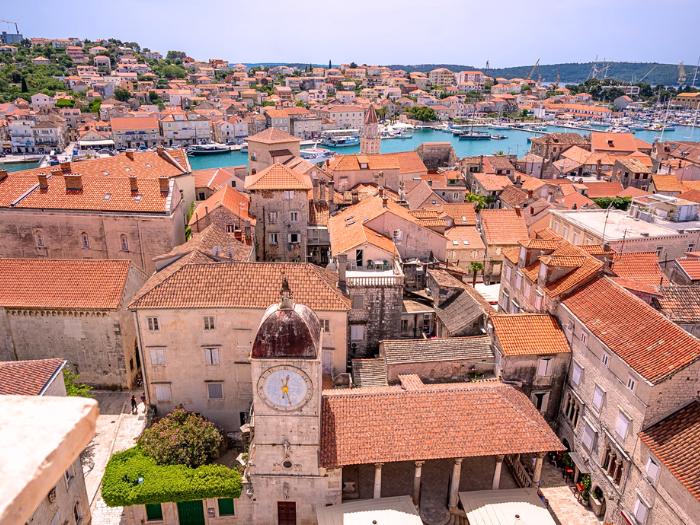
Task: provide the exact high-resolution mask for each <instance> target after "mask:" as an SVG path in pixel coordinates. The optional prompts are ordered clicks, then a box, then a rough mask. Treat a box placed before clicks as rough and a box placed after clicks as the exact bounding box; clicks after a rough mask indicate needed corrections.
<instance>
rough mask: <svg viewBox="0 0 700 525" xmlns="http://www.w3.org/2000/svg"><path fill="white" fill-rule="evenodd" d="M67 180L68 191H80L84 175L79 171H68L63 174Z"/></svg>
mask: <svg viewBox="0 0 700 525" xmlns="http://www.w3.org/2000/svg"><path fill="white" fill-rule="evenodd" d="M63 180H65V181H66V191H69V190H70V191H80V190H82V189H83V177H81V176H80V174H79V173H66V174H65V175H64V176H63Z"/></svg>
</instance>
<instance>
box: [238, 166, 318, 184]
mask: <svg viewBox="0 0 700 525" xmlns="http://www.w3.org/2000/svg"><path fill="white" fill-rule="evenodd" d="M245 187H246V189H247V190H250V191H256V190H307V191H308V190H311V189H313V185H312V184H311V178H310V177H309V176H308V175H305V174H303V173H299V172H297V171H295V170H292V169H289V168H288V167H287V166H285V165H283V164H273V165H272V166H270V167H268V168H265V169H264V170H262V171H260V172H258V173H256V174H255V175H248V176H247V177H246V180H245Z"/></svg>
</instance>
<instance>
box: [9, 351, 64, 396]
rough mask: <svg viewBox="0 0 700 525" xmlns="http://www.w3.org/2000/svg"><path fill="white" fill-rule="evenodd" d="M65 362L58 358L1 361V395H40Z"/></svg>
mask: <svg viewBox="0 0 700 525" xmlns="http://www.w3.org/2000/svg"><path fill="white" fill-rule="evenodd" d="M65 364H66V362H65V361H64V360H63V359H58V358H52V359H33V360H30V361H0V395H16V396H39V395H41V394H43V393H44V389H45V388H46V387H47V386H48V385H49V382H50V381H51V379H52V378H54V377H55V376H56V374H57V373H58V372H59V371H60V370H61V369H62V368H63V366H64V365H65Z"/></svg>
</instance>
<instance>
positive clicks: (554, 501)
mask: <svg viewBox="0 0 700 525" xmlns="http://www.w3.org/2000/svg"><path fill="white" fill-rule="evenodd" d="M540 492H542V494H543V495H544V497H545V498H547V501H548V503H549V510H550V512H551V513H552V514H553V515H554V516H555V518H556V520H557V521H558V522H559V523H560V524H561V525H601V524H602V523H603V522H602V521H601V520H599V519H598V518H597V517H596V516H595V514H593V512H591V510H590V509H589V508H588V507H584V506H583V505H581V504H580V503H579V502H578V501H577V500H576V496H575V495H574V493H573V491H572V489H571V487H569V485H568V484H567V483H566V481H565V480H564V478H563V477H562V475H561V471H560V470H559V469H558V468H555V467H553V466H552V465H551V464H549V463H548V462H546V461H545V463H544V465H543V466H542V482H541V485H540Z"/></svg>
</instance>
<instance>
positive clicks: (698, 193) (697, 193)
mask: <svg viewBox="0 0 700 525" xmlns="http://www.w3.org/2000/svg"><path fill="white" fill-rule="evenodd" d="M678 198H679V199H685V200H687V201H693V202H700V190H686V191H684V192H683V193H681V194H680V195H678Z"/></svg>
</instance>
